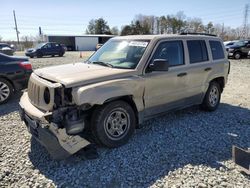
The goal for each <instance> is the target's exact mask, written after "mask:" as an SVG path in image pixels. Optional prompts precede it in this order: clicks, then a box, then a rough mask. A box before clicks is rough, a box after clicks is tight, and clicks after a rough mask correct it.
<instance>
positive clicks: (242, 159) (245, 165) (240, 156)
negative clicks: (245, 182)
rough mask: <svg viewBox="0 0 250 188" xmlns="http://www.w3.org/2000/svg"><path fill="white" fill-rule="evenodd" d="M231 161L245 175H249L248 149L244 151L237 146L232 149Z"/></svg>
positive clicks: (249, 154)
mask: <svg viewBox="0 0 250 188" xmlns="http://www.w3.org/2000/svg"><path fill="white" fill-rule="evenodd" d="M232 155H233V161H234V163H235V164H236V165H238V166H239V167H240V169H241V170H242V171H243V172H245V173H246V174H248V175H250V149H248V150H244V149H242V148H239V147H237V146H233V148H232Z"/></svg>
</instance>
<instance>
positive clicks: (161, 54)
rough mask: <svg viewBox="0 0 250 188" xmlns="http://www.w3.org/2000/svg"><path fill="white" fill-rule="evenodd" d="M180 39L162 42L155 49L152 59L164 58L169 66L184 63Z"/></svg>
mask: <svg viewBox="0 0 250 188" xmlns="http://www.w3.org/2000/svg"><path fill="white" fill-rule="evenodd" d="M183 54H184V53H183V44H182V41H167V42H162V43H161V44H160V45H159V46H158V47H157V49H156V51H155V54H154V57H153V59H166V60H167V61H168V63H169V66H170V67H172V66H178V65H184V55H183Z"/></svg>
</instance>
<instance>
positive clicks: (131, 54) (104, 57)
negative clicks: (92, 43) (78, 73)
mask: <svg viewBox="0 0 250 188" xmlns="http://www.w3.org/2000/svg"><path fill="white" fill-rule="evenodd" d="M148 43H149V41H141V40H140V41H135V40H133V41H132V40H110V41H108V42H107V43H105V44H104V45H103V46H102V47H101V48H100V49H99V50H98V51H97V52H96V53H95V54H94V55H93V56H91V57H90V58H89V60H88V63H92V64H98V65H101V66H109V67H114V68H121V69H134V68H136V66H137V64H138V63H139V61H140V59H141V57H142V55H143V54H144V52H145V49H146V47H147V45H148Z"/></svg>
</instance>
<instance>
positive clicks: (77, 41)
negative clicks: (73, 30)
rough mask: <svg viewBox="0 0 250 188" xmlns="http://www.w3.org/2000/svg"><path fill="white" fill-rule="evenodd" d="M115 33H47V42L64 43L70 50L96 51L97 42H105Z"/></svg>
mask: <svg viewBox="0 0 250 188" xmlns="http://www.w3.org/2000/svg"><path fill="white" fill-rule="evenodd" d="M112 37H114V36H113V35H45V40H46V41H47V42H57V43H60V44H64V45H65V46H66V47H67V49H68V50H69V51H94V50H95V49H96V45H97V44H104V43H105V42H107V41H108V40H109V39H110V38H112Z"/></svg>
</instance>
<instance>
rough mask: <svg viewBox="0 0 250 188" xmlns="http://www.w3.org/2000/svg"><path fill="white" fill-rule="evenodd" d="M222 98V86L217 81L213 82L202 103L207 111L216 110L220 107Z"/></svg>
mask: <svg viewBox="0 0 250 188" xmlns="http://www.w3.org/2000/svg"><path fill="white" fill-rule="evenodd" d="M220 98H221V88H220V85H219V84H218V83H217V82H211V83H210V85H209V87H208V90H207V92H206V95H205V98H204V100H203V103H202V105H201V107H202V109H204V110H206V111H214V110H216V109H217V108H218V106H219V104H220Z"/></svg>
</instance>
